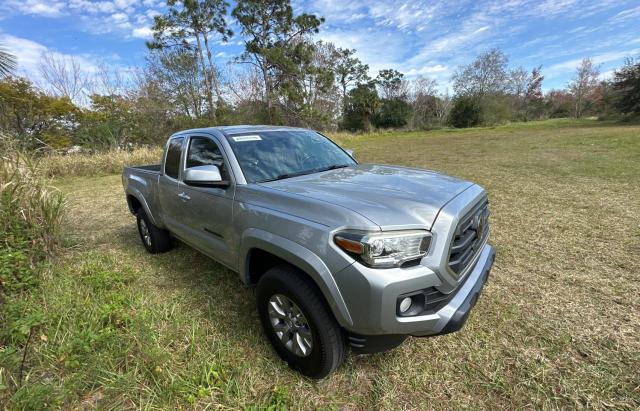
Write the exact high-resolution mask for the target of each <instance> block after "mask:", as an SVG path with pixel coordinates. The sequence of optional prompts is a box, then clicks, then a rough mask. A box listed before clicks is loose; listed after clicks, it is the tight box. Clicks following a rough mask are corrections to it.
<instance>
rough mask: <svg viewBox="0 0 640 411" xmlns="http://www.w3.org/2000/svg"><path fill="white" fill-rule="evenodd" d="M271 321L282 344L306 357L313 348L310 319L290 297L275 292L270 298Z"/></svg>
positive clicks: (296, 353) (298, 354)
mask: <svg viewBox="0 0 640 411" xmlns="http://www.w3.org/2000/svg"><path fill="white" fill-rule="evenodd" d="M268 312H269V321H270V322H271V326H272V328H273V331H274V332H275V333H276V336H277V337H278V338H279V339H280V341H281V342H282V344H283V345H284V346H285V347H286V348H287V350H289V351H291V352H292V353H294V354H295V355H297V356H299V357H306V356H308V355H309V354H311V351H312V349H313V333H312V332H311V327H310V326H309V321H307V318H306V317H305V315H304V314H303V312H302V310H301V309H300V307H298V305H297V304H296V303H295V302H293V301H292V300H291V299H290V298H289V297H287V296H285V295H282V294H275V295H273V296H272V297H271V298H270V299H269V304H268Z"/></svg>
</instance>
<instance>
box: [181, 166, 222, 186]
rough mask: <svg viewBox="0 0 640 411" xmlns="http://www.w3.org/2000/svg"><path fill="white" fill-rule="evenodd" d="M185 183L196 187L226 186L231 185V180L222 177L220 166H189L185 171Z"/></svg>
mask: <svg viewBox="0 0 640 411" xmlns="http://www.w3.org/2000/svg"><path fill="white" fill-rule="evenodd" d="M184 183H185V184H188V185H190V186H195V187H218V188H225V187H228V186H229V182H228V181H224V180H223V179H222V176H221V175H220V169H219V168H218V166H197V167H189V168H188V169H186V170H185V173H184Z"/></svg>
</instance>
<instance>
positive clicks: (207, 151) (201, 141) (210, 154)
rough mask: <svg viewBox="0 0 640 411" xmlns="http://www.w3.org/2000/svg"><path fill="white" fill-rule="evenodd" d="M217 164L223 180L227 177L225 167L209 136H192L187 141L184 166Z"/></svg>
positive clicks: (220, 154) (217, 148)
mask: <svg viewBox="0 0 640 411" xmlns="http://www.w3.org/2000/svg"><path fill="white" fill-rule="evenodd" d="M212 165H213V166H218V168H219V169H220V175H221V176H222V179H223V180H228V179H229V174H228V172H227V167H226V165H225V164H224V158H223V157H222V153H221V152H220V148H219V147H218V145H217V144H216V143H215V142H214V141H213V140H211V139H209V138H204V137H193V138H191V141H190V142H189V151H188V152H187V164H186V168H190V167H197V166H212Z"/></svg>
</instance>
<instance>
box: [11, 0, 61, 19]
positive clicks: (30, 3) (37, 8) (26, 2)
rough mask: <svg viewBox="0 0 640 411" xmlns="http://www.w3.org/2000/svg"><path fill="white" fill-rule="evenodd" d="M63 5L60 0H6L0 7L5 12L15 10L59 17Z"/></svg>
mask: <svg viewBox="0 0 640 411" xmlns="http://www.w3.org/2000/svg"><path fill="white" fill-rule="evenodd" d="M64 6H65V4H64V2H62V1H41V0H6V1H4V4H3V5H2V6H1V7H0V9H1V10H3V11H6V12H11V11H14V12H15V11H17V12H19V13H21V14H27V15H35V16H43V17H60V16H62V14H63V10H64Z"/></svg>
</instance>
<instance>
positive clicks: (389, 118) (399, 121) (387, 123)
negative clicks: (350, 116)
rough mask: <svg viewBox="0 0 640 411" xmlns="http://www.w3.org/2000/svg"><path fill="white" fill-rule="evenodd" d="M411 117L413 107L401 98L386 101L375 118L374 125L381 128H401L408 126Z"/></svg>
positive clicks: (383, 101)
mask: <svg viewBox="0 0 640 411" xmlns="http://www.w3.org/2000/svg"><path fill="white" fill-rule="evenodd" d="M410 116H411V105H410V104H409V103H407V102H406V101H405V100H403V99H400V98H394V99H384V100H382V106H381V107H380V111H378V112H377V113H376V114H375V116H374V117H373V124H374V125H375V126H376V127H380V128H400V127H404V126H406V125H407V121H408V119H409V117H410Z"/></svg>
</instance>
